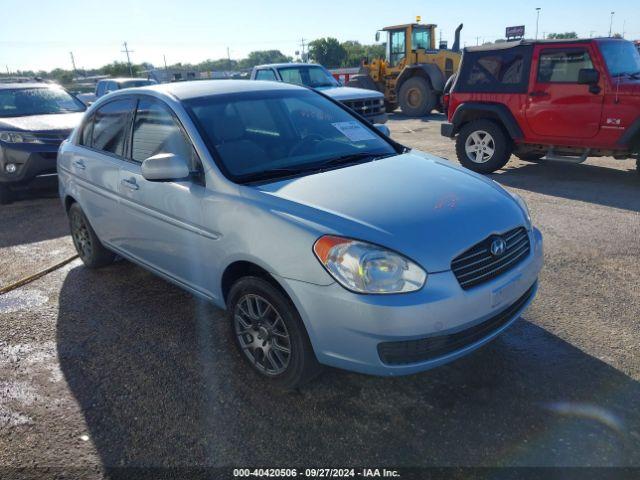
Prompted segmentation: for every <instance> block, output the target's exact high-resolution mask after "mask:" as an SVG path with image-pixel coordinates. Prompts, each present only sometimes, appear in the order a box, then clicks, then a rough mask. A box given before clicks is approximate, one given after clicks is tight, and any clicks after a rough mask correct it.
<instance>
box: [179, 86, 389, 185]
mask: <svg viewBox="0 0 640 480" xmlns="http://www.w3.org/2000/svg"><path fill="white" fill-rule="evenodd" d="M185 103H186V105H187V108H188V110H189V111H190V114H191V116H192V118H193V120H194V121H195V123H196V125H197V126H198V129H199V130H200V132H201V134H202V136H203V137H204V138H205V139H206V141H207V143H208V147H209V149H210V150H211V151H212V155H213V156H214V158H215V159H216V161H217V162H218V164H219V165H220V167H221V169H222V171H223V172H224V173H225V174H226V175H227V176H228V177H229V178H231V179H233V180H234V181H237V182H240V183H246V182H254V181H262V180H266V179H273V178H278V177H288V176H297V175H303V174H307V173H311V172H314V171H320V170H324V169H329V168H332V169H333V168H340V167H343V166H346V165H352V164H354V163H362V162H367V161H372V160H375V159H377V158H380V157H385V156H390V155H395V154H396V153H397V151H396V149H395V148H396V147H394V146H393V145H392V144H391V143H390V142H388V141H387V140H385V139H384V138H383V137H382V136H381V135H380V134H379V133H378V132H377V130H375V129H374V127H372V126H371V125H367V124H365V123H362V122H360V121H359V120H358V119H357V118H355V117H353V116H352V115H351V114H350V113H348V112H347V111H345V110H343V109H342V108H340V107H339V106H338V105H336V104H334V103H333V102H331V101H330V100H327V99H326V98H324V97H323V96H321V95H318V94H317V93H314V92H312V91H307V90H297V89H296V90H277V91H273V90H272V91H252V92H242V93H234V94H226V95H215V96H209V97H201V98H196V99H191V100H187V101H185Z"/></svg>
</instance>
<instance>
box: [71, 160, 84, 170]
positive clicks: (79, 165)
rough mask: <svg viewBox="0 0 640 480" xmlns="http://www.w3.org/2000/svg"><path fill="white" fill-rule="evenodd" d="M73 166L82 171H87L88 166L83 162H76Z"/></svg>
mask: <svg viewBox="0 0 640 480" xmlns="http://www.w3.org/2000/svg"><path fill="white" fill-rule="evenodd" d="M73 164H74V165H75V166H76V167H78V168H79V169H80V170H86V168H87V166H86V165H85V164H84V161H83V160H74V161H73Z"/></svg>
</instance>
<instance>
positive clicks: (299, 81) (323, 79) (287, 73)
mask: <svg viewBox="0 0 640 480" xmlns="http://www.w3.org/2000/svg"><path fill="white" fill-rule="evenodd" d="M278 72H280V76H281V77H282V81H283V82H287V83H294V84H296V85H304V86H305V87H310V88H318V87H338V86H339V84H338V82H337V81H336V79H335V78H333V77H332V76H331V74H330V73H329V72H327V71H326V70H325V69H324V68H322V67H320V66H317V67H316V66H309V65H301V66H299V67H298V66H295V67H281V68H279V69H278Z"/></svg>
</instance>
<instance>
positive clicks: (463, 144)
mask: <svg viewBox="0 0 640 480" xmlns="http://www.w3.org/2000/svg"><path fill="white" fill-rule="evenodd" d="M511 151H512V146H511V141H510V139H509V138H508V137H507V136H506V135H505V133H504V132H503V131H502V129H501V128H500V127H499V126H498V125H497V124H496V123H494V122H492V121H490V120H476V121H474V122H470V123H468V124H467V125H465V126H464V127H462V130H460V133H459V134H458V137H457V138H456V154H457V156H458V161H459V162H460V163H461V164H462V166H463V167H466V168H468V169H469V170H473V171H474V172H478V173H492V172H495V171H496V170H500V169H501V168H502V167H504V166H505V165H506V164H507V162H508V161H509V157H510V156H511Z"/></svg>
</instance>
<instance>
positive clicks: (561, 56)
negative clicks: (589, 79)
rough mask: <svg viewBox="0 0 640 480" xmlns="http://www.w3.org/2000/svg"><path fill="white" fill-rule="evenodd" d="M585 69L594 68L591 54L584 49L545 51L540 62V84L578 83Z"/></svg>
mask: <svg viewBox="0 0 640 480" xmlns="http://www.w3.org/2000/svg"><path fill="white" fill-rule="evenodd" d="M583 68H593V62H592V61H591V57H590V56H589V52H587V50H585V49H583V48H579V49H576V48H574V49H548V50H543V51H542V52H541V53H540V60H539V62H538V82H539V83H578V76H579V74H580V70H582V69H583Z"/></svg>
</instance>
